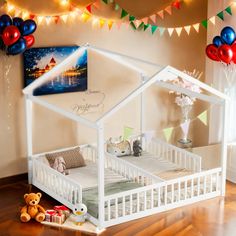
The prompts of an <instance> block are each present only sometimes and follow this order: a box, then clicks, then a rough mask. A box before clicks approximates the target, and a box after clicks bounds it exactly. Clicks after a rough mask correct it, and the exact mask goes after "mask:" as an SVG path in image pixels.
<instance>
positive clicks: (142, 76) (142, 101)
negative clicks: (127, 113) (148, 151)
mask: <svg viewBox="0 0 236 236" xmlns="http://www.w3.org/2000/svg"><path fill="white" fill-rule="evenodd" d="M140 77H141V84H144V83H145V76H144V74H140ZM144 117H145V100H144V94H143V92H142V93H141V95H140V132H141V135H142V134H143V133H144V125H145V120H144ZM141 145H142V148H143V149H144V146H143V138H142V136H141Z"/></svg>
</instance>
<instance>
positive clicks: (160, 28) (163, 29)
mask: <svg viewBox="0 0 236 236" xmlns="http://www.w3.org/2000/svg"><path fill="white" fill-rule="evenodd" d="M165 30H166V28H164V27H159V32H160V36H162V35H163V34H164V32H165Z"/></svg>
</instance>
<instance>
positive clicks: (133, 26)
mask: <svg viewBox="0 0 236 236" xmlns="http://www.w3.org/2000/svg"><path fill="white" fill-rule="evenodd" d="M130 25H131V26H132V28H133V29H134V30H136V29H137V28H136V25H135V24H134V22H133V21H130Z"/></svg>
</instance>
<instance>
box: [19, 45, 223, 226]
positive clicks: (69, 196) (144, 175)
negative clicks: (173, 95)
mask: <svg viewBox="0 0 236 236" xmlns="http://www.w3.org/2000/svg"><path fill="white" fill-rule="evenodd" d="M84 50H91V51H96V52H97V53H101V54H103V55H105V56H107V57H109V58H110V59H112V60H114V61H116V62H117V63H121V64H123V65H125V66H127V67H129V68H131V69H133V70H135V71H137V72H138V73H139V75H140V81H141V83H140V86H138V87H137V88H136V89H135V90H134V91H132V92H131V93H130V94H128V95H127V96H126V97H125V98H124V99H122V100H121V101H120V102H119V103H118V104H116V105H115V106H114V107H113V108H112V109H110V110H109V111H108V112H106V113H105V114H104V115H103V116H102V117H100V118H99V119H97V120H96V121H94V122H93V121H90V120H87V119H86V118H84V117H82V116H80V115H77V114H75V113H72V112H68V111H66V110H64V109H62V108H60V107H57V106H55V105H53V104H50V103H48V102H46V101H45V100H44V99H42V97H41V96H38V97H37V96H34V95H33V91H34V89H35V88H37V87H38V86H40V85H41V84H43V83H44V82H46V81H48V80H50V78H51V77H52V76H54V75H55V73H59V72H61V71H62V70H64V69H65V68H66V66H67V65H68V63H69V62H70V61H71V60H73V59H75V58H76V57H78V55H79V54H80V53H81V52H82V51H84ZM125 59H128V60H125ZM129 59H130V60H136V61H137V62H141V63H144V64H147V65H152V66H156V65H155V64H153V63H149V62H146V61H143V60H140V59H134V58H131V57H128V56H124V55H121V54H118V53H114V52H110V51H107V50H104V49H99V48H96V47H93V46H90V45H85V46H82V47H80V48H79V49H78V50H77V51H75V52H74V53H73V54H71V55H70V56H69V57H68V58H67V59H65V60H64V61H63V62H62V63H60V64H59V65H57V66H55V67H54V68H53V69H52V70H51V71H49V72H48V73H46V74H44V75H43V76H41V77H40V78H39V79H37V80H36V81H35V82H33V83H32V84H30V85H29V86H27V87H26V88H25V89H24V90H23V92H24V94H25V100H26V121H27V150H28V176H29V183H32V184H33V185H35V186H37V187H38V188H39V189H41V190H42V191H44V192H46V193H47V194H49V195H50V196H52V197H53V198H55V199H56V200H58V201H60V202H61V203H63V204H65V205H66V206H68V207H69V208H73V206H74V205H75V204H76V203H78V202H81V201H82V200H83V201H84V200H85V201H86V199H85V198H84V196H83V195H86V191H85V190H84V189H83V186H82V184H81V183H80V182H78V181H75V180H73V179H71V178H69V177H68V176H65V175H63V174H61V173H59V172H57V171H56V170H54V169H52V168H51V167H49V166H48V165H46V164H45V163H43V162H42V161H41V160H40V157H42V156H43V155H44V153H40V154H34V153H33V141H32V105H33V104H34V103H35V104H39V105H41V106H43V107H45V108H48V109H49V110H52V111H54V112H56V113H58V114H60V115H62V116H64V117H66V118H68V119H71V120H73V121H76V122H78V123H80V124H83V125H85V126H88V127H90V128H93V129H94V130H96V132H97V145H96V146H94V145H92V144H87V145H82V146H80V148H81V153H82V154H83V156H84V158H85V160H87V161H89V162H91V163H96V164H97V166H98V172H97V174H98V176H97V178H98V186H97V189H98V193H96V194H97V195H98V196H97V197H98V198H97V202H95V205H96V204H97V207H98V212H97V214H92V213H91V212H89V219H90V220H91V221H92V222H93V223H94V224H96V225H97V226H98V227H99V228H105V227H108V226H111V225H115V224H119V223H122V222H126V221H129V220H134V219H137V218H140V217H144V216H148V215H150V214H154V213H158V212H162V211H165V210H169V209H173V208H175V207H180V206H183V205H186V204H190V203H194V202H197V201H201V200H205V199H209V198H212V197H216V196H220V195H221V196H224V194H225V181H226V158H227V153H226V152H227V149H226V128H227V127H226V124H227V122H226V117H227V97H226V96H225V95H224V94H222V93H220V92H218V91H217V90H215V89H213V88H212V87H210V86H208V85H206V84H204V83H202V82H200V81H198V80H196V79H194V78H193V77H191V76H189V75H187V74H185V73H183V72H181V71H179V70H177V69H175V68H173V67H171V66H166V67H162V69H161V70H160V69H159V70H158V71H157V72H156V73H155V74H154V75H153V76H152V77H150V78H149V77H147V76H146V75H145V72H144V71H143V70H142V69H140V68H139V67H138V66H136V65H134V64H132V63H131V62H129ZM157 68H160V67H158V66H157ZM176 77H181V78H182V79H184V80H186V81H189V82H191V83H194V84H197V85H198V86H199V87H200V88H201V89H202V90H204V91H206V92H207V94H199V93H195V92H192V91H189V90H187V89H184V88H180V87H178V86H177V85H175V84H173V83H170V82H171V81H172V80H173V79H175V78H176ZM150 86H160V87H163V88H166V89H169V90H172V91H177V92H180V93H184V94H186V95H189V96H190V97H195V98H197V99H200V100H203V101H206V102H209V103H213V104H219V105H221V106H222V110H223V117H224V119H223V122H224V126H223V138H222V153H221V166H220V167H219V168H215V169H210V170H204V171H203V170H202V168H201V157H199V156H197V155H195V154H192V153H190V152H187V151H185V150H183V149H180V148H177V147H175V146H173V145H170V144H167V143H165V142H164V141H160V140H158V139H154V138H153V139H152V140H147V139H146V138H145V136H144V135H143V133H144V131H145V130H144V117H145V113H144V97H143V96H142V94H143V92H144V91H145V90H146V89H147V88H149V87H150ZM137 96H141V102H140V106H141V109H140V117H141V119H140V120H141V124H140V127H141V135H139V137H136V138H140V139H141V140H142V148H143V150H144V151H146V152H148V153H151V154H152V155H153V156H154V157H160V156H161V158H162V159H165V160H166V161H168V162H171V163H174V164H176V165H177V166H178V167H181V168H185V169H188V170H190V171H191V174H190V175H187V176H183V177H179V178H174V179H171V180H164V179H162V178H159V177H158V176H156V175H154V174H153V173H149V172H148V171H146V170H144V169H142V168H140V167H138V166H136V165H134V164H132V163H129V162H128V161H125V160H123V159H122V158H117V157H115V156H113V155H111V154H109V153H107V152H106V150H105V145H104V142H105V138H104V128H105V127H104V122H105V121H106V120H107V119H108V118H109V117H110V116H112V115H113V114H114V113H115V112H116V111H118V110H119V109H121V108H122V107H124V106H125V105H126V104H128V103H129V102H130V101H132V100H133V99H134V98H136V97H137ZM67 149H68V150H69V149H71V148H67ZM67 149H63V150H67ZM56 151H58V150H56ZM53 152H55V151H53ZM107 170H109V171H112V172H113V173H114V174H116V175H119V176H120V177H121V178H124V179H126V180H128V181H129V182H130V183H133V184H134V183H135V184H136V186H135V187H132V188H128V189H127V190H125V191H120V192H115V193H106V184H107V183H106V181H105V175H106V173H107V172H106V171H107ZM132 186H133V185H132ZM93 191H95V190H93ZM86 204H87V205H88V204H89V203H87V202H86ZM89 207H90V206H88V208H89Z"/></svg>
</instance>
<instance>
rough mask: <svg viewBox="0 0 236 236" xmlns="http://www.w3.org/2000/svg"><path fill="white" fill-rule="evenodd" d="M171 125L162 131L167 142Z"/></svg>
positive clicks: (171, 129) (170, 132) (171, 128)
mask: <svg viewBox="0 0 236 236" xmlns="http://www.w3.org/2000/svg"><path fill="white" fill-rule="evenodd" d="M173 129H174V128H173V127H170V128H166V129H163V133H164V136H165V139H166V141H167V142H169V141H170V138H171V135H172V133H173Z"/></svg>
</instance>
